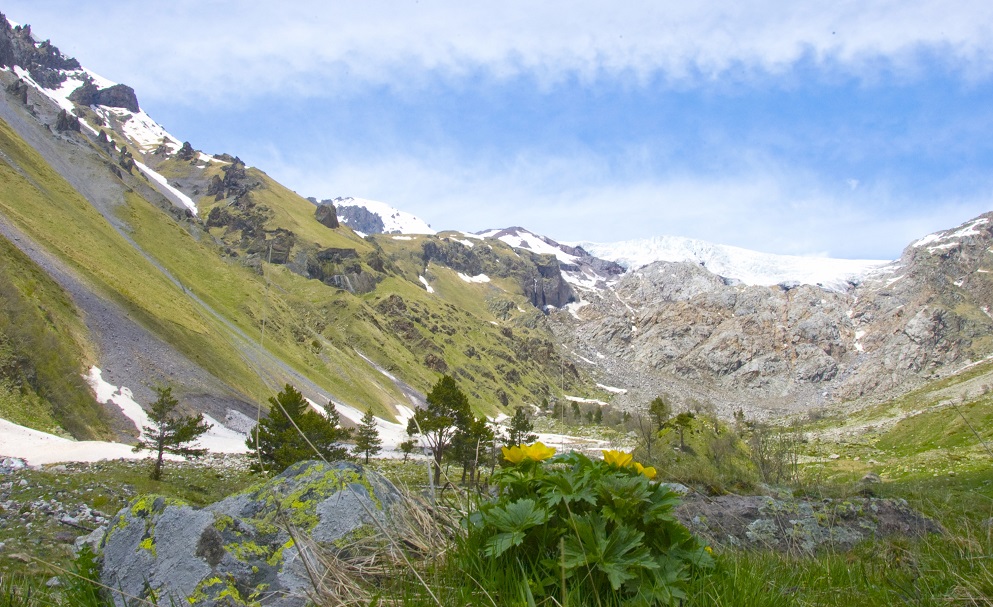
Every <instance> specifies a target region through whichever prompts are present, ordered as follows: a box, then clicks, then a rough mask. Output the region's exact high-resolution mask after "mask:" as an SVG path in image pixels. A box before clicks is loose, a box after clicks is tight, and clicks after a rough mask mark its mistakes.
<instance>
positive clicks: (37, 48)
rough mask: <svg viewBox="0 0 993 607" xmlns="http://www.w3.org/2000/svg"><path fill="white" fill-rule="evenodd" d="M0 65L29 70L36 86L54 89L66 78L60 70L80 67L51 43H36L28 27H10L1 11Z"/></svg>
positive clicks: (46, 41)
mask: <svg viewBox="0 0 993 607" xmlns="http://www.w3.org/2000/svg"><path fill="white" fill-rule="evenodd" d="M0 65H2V66H5V67H14V66H18V67H21V68H24V69H26V70H28V72H29V73H30V74H31V78H32V79H34V81H35V82H37V83H38V84H39V85H41V86H43V87H45V88H48V89H54V88H58V87H59V86H60V85H61V84H62V83H63V82H65V80H66V76H65V74H64V73H63V71H71V70H78V69H80V65H79V62H78V61H76V60H75V59H73V58H72V57H66V56H65V55H63V54H62V53H61V52H59V49H58V48H57V47H55V46H53V45H52V43H51V42H49V41H48V40H45V41H44V42H37V43H36V42H35V40H34V36H33V35H32V34H31V26H30V25H25V26H23V27H22V26H17V27H13V28H12V27H10V23H8V22H7V18H6V17H5V16H4V15H3V14H2V13H0Z"/></svg>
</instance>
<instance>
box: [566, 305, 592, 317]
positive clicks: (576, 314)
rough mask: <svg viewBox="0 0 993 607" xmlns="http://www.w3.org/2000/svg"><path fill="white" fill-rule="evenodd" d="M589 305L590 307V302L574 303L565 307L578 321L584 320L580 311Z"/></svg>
mask: <svg viewBox="0 0 993 607" xmlns="http://www.w3.org/2000/svg"><path fill="white" fill-rule="evenodd" d="M588 305H590V302H588V301H574V302H572V303H567V304H566V305H565V309H566V310H568V311H569V314H572V317H573V318H575V319H576V320H583V319H582V318H581V317H580V316H579V311H580V310H582V309H583V308H585V307H586V306H588Z"/></svg>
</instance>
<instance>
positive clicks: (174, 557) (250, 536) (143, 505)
mask: <svg viewBox="0 0 993 607" xmlns="http://www.w3.org/2000/svg"><path fill="white" fill-rule="evenodd" d="M402 500H403V498H402V496H401V494H400V493H399V492H398V491H397V489H396V487H394V486H393V485H392V484H391V483H390V482H389V481H388V480H386V479H385V478H383V477H382V476H381V475H379V474H378V473H376V472H373V471H371V470H368V469H364V468H362V467H361V466H358V465H356V464H352V463H347V462H336V463H332V464H327V463H322V462H313V461H311V462H300V463H297V464H294V465H293V466H291V467H289V468H288V469H287V470H286V471H284V472H283V473H282V474H280V475H279V476H277V477H275V478H273V479H272V480H270V481H268V482H266V483H264V484H262V485H260V486H257V487H255V488H253V489H249V490H248V491H245V492H244V493H241V494H238V495H235V496H232V497H229V498H227V499H225V500H222V501H220V502H217V503H215V504H212V505H210V506H208V507H206V508H202V509H197V508H193V507H191V506H189V505H187V504H184V503H182V502H179V501H176V500H173V499H168V498H164V497H161V496H144V497H141V498H139V499H137V500H135V501H134V502H132V503H131V505H129V506H128V507H126V508H125V509H123V510H121V512H120V513H118V514H117V516H116V517H115V518H114V519H113V520H112V521H111V522H110V525H109V531H107V533H106V536H105V537H104V539H103V541H102V543H101V550H102V559H103V569H102V575H101V581H102V583H103V584H105V585H106V586H107V587H108V588H112V589H118V590H119V591H120V592H119V593H115V597H114V601H115V604H116V605H118V606H119V607H124V606H125V605H130V604H132V603H131V601H133V599H126V600H125V599H124V598H122V596H128V597H140V598H142V599H149V598H151V597H153V596H154V597H157V600H158V602H159V604H163V605H168V604H171V602H172V603H175V604H183V605H198V606H205V607H214V606H221V605H236V604H237V605H243V604H256V605H265V606H277V607H302V606H303V605H305V604H307V602H308V592H309V591H311V590H312V586H311V582H310V577H309V575H308V572H307V567H308V566H314V565H315V563H316V560H315V550H327V551H335V550H337V549H338V548H337V547H338V546H342V545H344V544H345V543H347V542H348V541H349V539H350V538H353V537H356V536H358V535H363V534H374V533H376V532H377V529H379V528H381V527H382V525H383V524H385V523H386V522H387V521H388V520H389V519H390V516H391V513H394V512H395V509H396V508H398V507H402V506H401V504H402ZM336 543H337V544H336Z"/></svg>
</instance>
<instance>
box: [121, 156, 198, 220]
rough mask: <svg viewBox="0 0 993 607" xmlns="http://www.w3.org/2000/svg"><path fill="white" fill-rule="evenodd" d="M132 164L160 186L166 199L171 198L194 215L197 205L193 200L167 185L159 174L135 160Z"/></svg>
mask: <svg viewBox="0 0 993 607" xmlns="http://www.w3.org/2000/svg"><path fill="white" fill-rule="evenodd" d="M134 164H135V166H137V167H138V168H139V169H140V170H141V172H142V173H144V174H145V175H148V176H149V177H150V178H151V179H152V180H153V181H155V183H157V184H159V186H161V187H162V188H163V189H164V190H165V194H166V196H167V197H168V198H173V199H174V200H175V202H178V203H180V204H182V205H183V206H184V207H186V208H187V209H189V210H191V211H193V212H194V213H196V212H197V205H196V203H195V202H193V199H192V198H190V197H189V196H187V195H186V194H184V193H182V192H180V191H179V190H177V189H176V188H174V187H172V186H171V185H169V182H168V181H166V178H165V177H163V176H162V175H160V174H159V173H156V172H155V171H153V170H152V169H150V168H148V167H147V166H145V165H144V164H142V163H140V162H138V161H137V160H135V162H134Z"/></svg>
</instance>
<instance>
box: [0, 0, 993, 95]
mask: <svg viewBox="0 0 993 607" xmlns="http://www.w3.org/2000/svg"><path fill="white" fill-rule="evenodd" d="M71 4H72V5H71V8H70V7H69V6H67V5H66V3H50V4H47V5H40V6H39V5H38V4H37V3H36V2H35V1H34V0H31V1H30V2H28V1H27V0H13V1H12V2H9V3H8V6H7V7H5V10H7V11H9V12H10V15H11V18H14V19H18V20H21V21H31V20H32V19H34V20H35V21H37V20H38V19H41V21H42V23H41V27H37V25H38V24H37V23H36V28H35V29H36V31H37V32H38V33H39V34H41V35H42V36H51V37H52V38H54V39H55V40H56V41H57V42H58V43H59V44H61V45H63V49H64V50H68V51H70V52H75V53H78V54H79V55H80V56H81V58H82V59H83V61H84V62H86V63H87V64H88V65H91V66H92V67H94V68H95V69H96V71H98V72H99V71H100V70H101V69H102V67H103V66H107V71H108V73H107V74H105V75H107V76H108V77H110V78H112V79H117V80H121V81H125V82H127V83H128V84H131V85H132V86H135V87H136V88H137V89H138V90H140V91H142V92H143V94H145V95H151V96H176V95H181V96H185V97H187V98H188V99H190V100H191V101H195V100H197V99H201V100H202V99H205V98H211V97H212V98H213V99H224V98H228V99H230V98H237V97H238V96H240V95H249V96H250V95H254V94H259V93H272V92H276V91H280V90H284V89H290V90H292V91H294V92H295V93H308V92H309V93H311V94H328V93H333V92H335V91H341V90H345V91H350V90H354V89H355V88H356V87H359V88H362V87H367V86H370V85H372V86H382V85H385V86H389V87H394V88H398V89H404V88H406V87H411V86H413V87H417V86H419V84H420V83H423V79H424V78H428V79H430V78H436V77H441V78H445V79H454V80H458V79H459V78H460V77H462V76H465V75H467V74H473V75H476V74H478V73H480V72H482V73H484V74H488V75H489V76H490V77H493V78H497V79H499V78H507V77H516V76H521V75H525V76H529V77H534V78H536V79H537V80H538V81H539V82H540V83H543V84H544V85H546V86H547V85H549V84H551V83H554V82H556V81H559V80H561V79H563V78H571V77H577V78H579V79H581V80H584V81H590V82H592V81H596V80H598V79H601V78H620V79H622V80H624V81H632V80H634V81H637V80H642V81H644V80H647V79H652V78H656V77H661V78H664V79H667V80H671V81H674V82H690V83H693V82H698V81H707V80H710V79H720V78H724V77H733V78H742V77H748V75H755V74H777V73H780V72H782V71H784V70H787V69H789V68H790V67H791V66H793V65H795V64H796V63H797V62H799V61H804V60H812V61H814V62H816V63H819V64H820V65H822V66H823V67H826V68H828V69H830V70H841V71H842V72H845V73H854V74H856V75H863V76H866V77H872V74H873V73H874V72H875V71H878V70H880V69H884V70H890V69H896V70H898V71H901V72H904V73H907V74H909V75H912V74H913V71H914V70H915V69H916V68H917V67H919V65H918V60H919V59H920V57H919V55H918V54H919V52H920V51H922V50H930V51H933V52H935V53H938V54H940V55H941V57H942V58H943V60H945V61H947V62H949V63H950V64H952V65H954V66H956V69H958V70H960V71H963V72H966V73H969V74H973V75H978V76H982V77H985V76H988V75H989V74H990V72H991V71H993V3H990V2H987V1H986V0H973V1H960V2H954V3H949V2H947V1H945V0H920V1H914V2H906V1H904V0H877V1H874V2H856V1H849V2H813V1H808V2H802V1H796V2H780V1H775V2H774V1H771V0H753V1H751V2H737V3H729V2H715V1H705V2H680V3H674V2H655V1H643V2H624V3H608V2H575V1H570V2H566V1H564V0H560V1H547V2H537V3H536V2H528V1H523V0H506V1H504V2H500V3H472V2H447V1H443V0H420V1H417V2H396V1H387V0H367V1H364V2H347V3H346V2H341V3H328V2H324V1H323V0H320V1H310V2H293V3H275V2H266V3H263V2H247V3H245V2H202V1H199V0H198V1H195V2H194V1H192V0H178V1H174V2H169V3H141V4H131V5H129V6H128V7H127V8H126V9H122V10H114V11H107V10H105V7H104V6H103V5H102V4H100V3H82V4H80V3H71ZM65 10H71V13H72V15H73V19H65V18H64V14H65V13H64V11H65ZM106 31H111V32H115V35H105V36H94V35H93V34H94V32H106ZM84 37H85V39H84ZM124 41H127V43H124ZM122 49H127V50H126V51H122ZM98 64H99V65H98Z"/></svg>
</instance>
